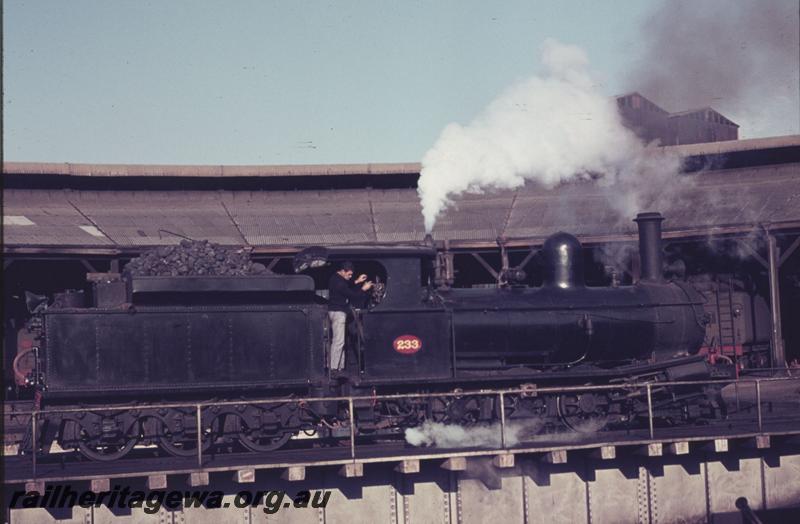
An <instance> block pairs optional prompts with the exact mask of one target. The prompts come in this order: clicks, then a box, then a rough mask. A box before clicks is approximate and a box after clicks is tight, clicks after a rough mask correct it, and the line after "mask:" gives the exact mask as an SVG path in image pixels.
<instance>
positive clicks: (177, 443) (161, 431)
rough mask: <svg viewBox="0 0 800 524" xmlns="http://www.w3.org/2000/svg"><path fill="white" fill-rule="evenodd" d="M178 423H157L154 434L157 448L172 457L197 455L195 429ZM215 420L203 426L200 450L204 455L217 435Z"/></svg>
mask: <svg viewBox="0 0 800 524" xmlns="http://www.w3.org/2000/svg"><path fill="white" fill-rule="evenodd" d="M180 421H182V420H179V421H176V420H174V421H172V422H171V423H169V424H168V423H166V422H165V421H163V420H160V419H159V421H158V423H157V425H156V426H157V430H156V434H157V435H158V438H157V441H158V445H159V447H161V449H163V450H164V451H166V452H167V453H169V454H170V455H172V456H174V457H193V456H196V455H197V428H196V427H194V426H192V427H185V426H183V424H180V423H178V422H180ZM218 425H219V424H218V421H217V420H216V419H215V420H214V421H213V422H212V424H211V425H206V424H204V425H203V426H204V427H203V433H202V435H201V436H200V443H201V449H202V450H203V452H204V453H205V452H206V451H208V450H209V449H211V445H212V444H213V443H214V438H215V436H216V434H217V431H216V430H215V428H216V427H217V426H218Z"/></svg>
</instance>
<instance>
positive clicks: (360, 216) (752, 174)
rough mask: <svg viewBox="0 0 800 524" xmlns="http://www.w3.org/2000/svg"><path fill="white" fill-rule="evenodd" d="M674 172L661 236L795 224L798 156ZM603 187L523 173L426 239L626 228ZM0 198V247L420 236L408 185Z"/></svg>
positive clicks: (628, 231) (469, 200)
mask: <svg viewBox="0 0 800 524" xmlns="http://www.w3.org/2000/svg"><path fill="white" fill-rule="evenodd" d="M686 176H687V177H688V178H687V180H689V179H690V180H691V182H692V185H688V186H687V188H688V189H687V190H686V191H685V192H684V193H683V194H682V195H681V198H678V199H674V200H669V201H666V200H665V201H663V202H660V203H658V204H656V207H655V208H652V209H647V210H648V211H654V210H657V211H660V212H662V213H663V214H664V215H665V217H666V219H667V220H666V222H665V223H664V228H665V232H666V234H667V236H669V235H670V234H671V233H670V232H672V233H674V234H675V235H678V234H679V232H684V233H686V232H692V234H695V235H703V234H708V233H710V232H713V231H723V230H725V228H731V229H735V230H747V228H752V227H754V226H755V225H757V224H764V223H771V224H773V227H795V228H797V227H800V164H798V163H790V164H780V165H775V166H761V167H750V168H742V169H726V170H715V171H707V172H702V173H698V174H694V175H686ZM604 191H607V190H606V189H603V188H600V187H598V186H596V185H594V184H592V183H590V182H576V183H572V184H564V185H562V186H560V187H558V188H554V189H545V188H542V187H539V186H537V185H536V184H533V183H529V184H527V185H526V186H524V187H522V188H520V189H518V190H516V191H503V192H495V193H489V194H485V195H465V196H463V197H461V198H458V199H456V201H455V206H453V207H452V208H450V209H448V210H447V211H446V212H445V213H444V214H443V215H442V216H441V217H440V219H439V220H438V221H437V223H436V227H435V229H434V238H435V239H436V240H449V241H451V242H452V243H453V245H454V246H458V245H462V246H467V245H470V246H471V245H490V244H493V243H494V242H495V241H496V239H497V238H498V237H500V236H504V237H506V238H508V239H510V240H512V241H514V240H518V241H519V243H530V244H536V243H538V242H539V241H541V240H542V239H544V238H545V237H547V236H548V235H550V234H552V233H553V232H555V231H559V230H563V231H568V232H571V233H573V234H576V235H578V236H579V237H582V238H583V239H589V240H591V239H592V238H596V239H599V238H607V237H609V236H614V235H618V236H624V237H629V238H633V236H634V234H635V225H634V223H633V222H632V218H633V217H632V216H630V217H628V216H621V215H620V214H619V213H618V212H616V211H614V209H613V208H612V207H611V206H610V205H609V201H608V199H607V198H606V196H605V195H604V193H603V192H604ZM3 198H4V203H5V208H4V211H3V213H4V215H6V216H24V217H27V218H28V219H29V220H30V221H31V222H33V224H32V225H12V224H4V226H3V228H4V229H3V231H4V234H5V246H4V248H5V249H6V251H7V252H8V251H14V250H16V249H21V248H30V249H34V248H41V247H43V246H44V247H46V246H52V247H53V250H54V251H57V250H58V249H59V248H64V249H66V248H68V247H70V246H72V247H78V246H79V247H85V248H97V249H99V248H107V247H115V248H119V249H136V248H141V247H144V246H155V245H164V244H174V243H177V242H179V241H180V240H181V239H182V238H183V237H189V238H193V239H209V240H211V241H213V242H216V243H220V244H224V245H242V244H245V243H246V244H249V245H251V246H254V247H255V248H258V249H261V250H264V251H268V250H269V249H270V248H281V249H284V248H285V249H288V248H293V247H299V246H305V245H313V244H322V245H336V244H372V243H390V244H391V243H403V242H421V241H422V240H423V239H424V236H425V232H424V228H423V222H422V214H421V209H420V205H419V199H418V197H417V194H416V191H415V190H414V189H381V190H376V189H346V190H314V191H232V190H230V191H145V190H136V191H100V190H75V189H73V190H70V191H59V190H35V189H7V190H5V192H4V195H3ZM642 211H643V210H642ZM81 226H84V227H83V228H82V227H81ZM92 228H96V231H95V230H94V229H92ZM92 231H94V232H95V234H92ZM97 233H99V235H98V234H97ZM684 233H680V234H684ZM686 234H688V233H686ZM23 250H24V249H23Z"/></svg>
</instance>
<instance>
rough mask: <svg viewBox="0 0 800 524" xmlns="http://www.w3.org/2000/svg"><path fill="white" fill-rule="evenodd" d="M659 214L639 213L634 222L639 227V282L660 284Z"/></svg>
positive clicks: (662, 219) (661, 278)
mask: <svg viewBox="0 0 800 524" xmlns="http://www.w3.org/2000/svg"><path fill="white" fill-rule="evenodd" d="M663 221H664V217H662V216H661V213H639V214H638V215H636V219H634V222H636V224H637V225H638V226H639V259H640V260H641V266H642V277H641V280H642V281H644V282H662V281H663V280H664V276H663V274H662V272H661V222H663Z"/></svg>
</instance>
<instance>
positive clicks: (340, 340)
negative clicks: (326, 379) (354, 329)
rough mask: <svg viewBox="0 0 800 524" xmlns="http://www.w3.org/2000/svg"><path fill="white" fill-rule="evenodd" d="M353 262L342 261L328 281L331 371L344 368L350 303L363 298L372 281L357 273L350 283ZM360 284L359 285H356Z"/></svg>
mask: <svg viewBox="0 0 800 524" xmlns="http://www.w3.org/2000/svg"><path fill="white" fill-rule="evenodd" d="M353 269H354V268H353V263H352V262H350V261H345V262H342V263H341V265H340V266H339V270H338V271H337V272H336V273H334V274H333V275H332V276H331V279H330V281H329V282H328V291H329V295H328V318H329V319H330V321H331V329H332V331H333V336H332V337H331V351H330V355H331V361H330V369H331V371H337V372H338V371H342V370H343V369H344V330H345V324H346V323H347V313H348V311H350V304H351V303H353V301H355V302H356V303H357V304H358V302H360V301H363V300H365V298H366V296H367V293H366V292H367V291H369V290H370V289H371V288H372V285H373V284H372V282H367V281H366V280H367V275H359V276H358V278H357V279H356V280H355V282H354V284H355V286H353V285H351V284H350V279H351V278H353ZM358 284H361V287H360V288H359V287H358Z"/></svg>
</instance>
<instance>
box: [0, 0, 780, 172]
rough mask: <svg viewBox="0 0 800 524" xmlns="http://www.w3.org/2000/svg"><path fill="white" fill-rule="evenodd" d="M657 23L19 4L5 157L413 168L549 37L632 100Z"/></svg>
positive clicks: (6, 26)
mask: <svg viewBox="0 0 800 524" xmlns="http://www.w3.org/2000/svg"><path fill="white" fill-rule="evenodd" d="M654 7H655V4H654V3H652V2H647V1H642V0H617V1H614V2H591V1H559V2H556V1H553V2H550V1H538V2H533V1H530V0H528V1H518V2H515V1H508V2H499V3H494V2H486V1H436V2H434V1H430V2H427V1H420V2H411V1H405V2H398V1H363V2H357V1H340V2H312V1H291V2H290V1H288V0H287V1H283V2H278V1H258V2H246V1H235V2H223V1H197V0H195V1H174V0H173V1H153V2H146V1H125V2H122V1H99V0H98V1H75V0H73V1H70V2H63V1H46V0H37V1H14V0H6V1H4V2H3V46H4V51H3V52H4V62H3V84H4V85H3V89H4V97H3V110H4V111H3V124H4V130H3V134H4V136H3V146H4V158H5V160H14V161H42V162H91V163H94V162H110V163H166V164H298V163H349V162H352V163H365V162H416V161H419V160H420V158H421V157H422V156H423V154H424V153H425V151H426V150H427V149H428V148H429V147H430V146H431V145H432V144H433V143H434V142H435V140H436V138H437V137H438V135H439V133H440V132H441V130H442V128H443V127H444V126H445V125H447V124H448V123H450V122H462V123H466V122H469V120H471V119H472V118H473V117H474V116H475V115H476V114H477V113H479V112H480V111H481V109H482V108H483V107H485V106H486V104H488V103H489V102H490V101H491V100H492V99H493V98H494V97H495V96H496V95H497V94H498V93H499V92H500V91H502V90H503V89H504V88H505V87H507V86H508V85H510V84H512V83H513V82H515V81H517V80H521V79H523V78H526V77H529V76H531V75H533V74H536V73H537V71H538V70H539V64H538V56H537V55H538V49H539V46H540V45H541V43H542V42H543V41H544V40H545V39H546V38H548V37H552V38H556V39H558V40H560V41H562V42H565V43H569V44H575V45H578V46H581V47H583V48H584V49H585V50H586V51H587V53H588V55H589V58H590V60H591V68H592V70H594V71H595V72H596V75H597V79H598V88H599V89H600V90H602V91H603V92H605V93H607V94H609V95H612V94H616V93H619V92H621V91H625V90H627V86H626V85H625V80H624V72H625V71H626V70H628V68H629V67H630V64H631V61H632V60H633V58H634V57H635V56H636V49H637V41H638V39H639V38H640V31H641V28H642V24H643V21H644V20H645V19H646V17H648V15H649V14H650V13H652V12H653V9H654ZM672 109H674V108H672ZM792 126H794V123H791V124H789V127H788V129H789V130H790V131H791V130H792ZM784 127H786V126H784Z"/></svg>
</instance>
